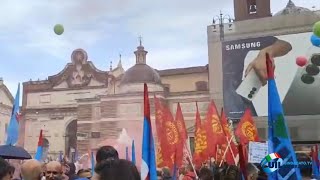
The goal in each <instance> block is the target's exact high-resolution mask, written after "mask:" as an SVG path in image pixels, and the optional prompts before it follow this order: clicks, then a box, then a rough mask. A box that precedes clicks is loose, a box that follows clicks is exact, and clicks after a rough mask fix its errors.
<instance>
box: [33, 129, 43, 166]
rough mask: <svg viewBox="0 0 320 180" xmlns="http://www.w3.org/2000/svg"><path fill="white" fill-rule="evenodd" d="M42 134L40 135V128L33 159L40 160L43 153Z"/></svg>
mask: <svg viewBox="0 0 320 180" xmlns="http://www.w3.org/2000/svg"><path fill="white" fill-rule="evenodd" d="M42 148H43V136H42V129H41V130H40V136H39V141H38V148H37V152H36V155H35V156H34V159H35V160H38V161H41V160H42V155H43V149H42Z"/></svg>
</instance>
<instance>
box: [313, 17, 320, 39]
mask: <svg viewBox="0 0 320 180" xmlns="http://www.w3.org/2000/svg"><path fill="white" fill-rule="evenodd" d="M313 34H314V35H316V36H318V37H320V21H318V22H316V23H315V24H314V25H313Z"/></svg>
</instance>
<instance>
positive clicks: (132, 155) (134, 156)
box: [131, 140, 136, 165]
mask: <svg viewBox="0 0 320 180" xmlns="http://www.w3.org/2000/svg"><path fill="white" fill-rule="evenodd" d="M131 161H132V163H133V164H134V165H136V148H135V147H134V140H132V146H131Z"/></svg>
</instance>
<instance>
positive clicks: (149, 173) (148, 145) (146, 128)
mask: <svg viewBox="0 0 320 180" xmlns="http://www.w3.org/2000/svg"><path fill="white" fill-rule="evenodd" d="M156 167H157V165H156V153H155V148H154V141H153V135H152V128H151V119H150V102H149V93H148V86H147V84H146V83H145V84H144V120H143V133H142V162H141V179H143V180H156V179H157V178H158V177H157V169H156Z"/></svg>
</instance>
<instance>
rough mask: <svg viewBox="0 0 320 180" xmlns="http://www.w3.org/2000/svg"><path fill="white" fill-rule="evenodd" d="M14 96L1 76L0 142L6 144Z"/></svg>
mask: <svg viewBox="0 0 320 180" xmlns="http://www.w3.org/2000/svg"><path fill="white" fill-rule="evenodd" d="M13 101H14V100H13V97H12V95H11V93H10V91H9V90H8V88H7V86H6V85H5V84H4V82H3V79H2V78H0V144H4V143H5V140H6V133H7V127H8V124H9V121H10V117H11V112H12V106H13Z"/></svg>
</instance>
